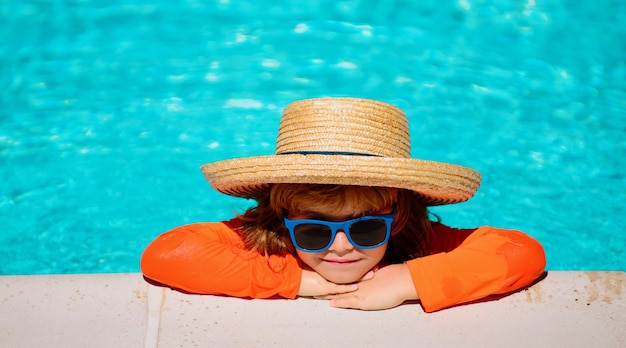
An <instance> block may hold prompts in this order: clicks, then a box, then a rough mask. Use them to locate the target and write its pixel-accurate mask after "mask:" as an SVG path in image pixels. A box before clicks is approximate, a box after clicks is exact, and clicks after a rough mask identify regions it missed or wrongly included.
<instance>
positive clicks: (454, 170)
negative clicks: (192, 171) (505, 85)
mask: <svg viewBox="0 0 626 348" xmlns="http://www.w3.org/2000/svg"><path fill="white" fill-rule="evenodd" d="M201 169H202V173H203V174H204V176H205V177H206V179H207V180H208V181H209V183H210V184H211V186H212V187H213V188H215V189H216V190H217V191H219V192H222V193H225V194H228V195H231V196H237V197H244V198H253V197H255V196H257V195H258V194H259V193H262V192H264V191H266V190H267V189H268V188H269V187H270V184H277V183H293V184H296V183H299V184H334V185H358V186H380V187H394V188H400V189H408V190H411V191H414V192H416V193H417V194H419V195H420V196H421V197H422V198H423V200H424V202H425V203H426V204H427V205H442V204H451V203H458V202H463V201H466V200H468V199H470V198H472V196H473V195H474V194H475V193H476V191H477V190H478V187H479V186H480V181H481V175H480V173H478V172H477V171H475V170H473V169H470V168H467V167H463V166H459V165H454V164H449V163H441V162H435V161H427V160H418V159H413V158H397V157H377V156H353V155H319V154H307V155H301V154H289V155H272V156H256V157H247V158H235V159H230V160H224V161H219V162H215V163H209V164H205V165H203V166H201Z"/></svg>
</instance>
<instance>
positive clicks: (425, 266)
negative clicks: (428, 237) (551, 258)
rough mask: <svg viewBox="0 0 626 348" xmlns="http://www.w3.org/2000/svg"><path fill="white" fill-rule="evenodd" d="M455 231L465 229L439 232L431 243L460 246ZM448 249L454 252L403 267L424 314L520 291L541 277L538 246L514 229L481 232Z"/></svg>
mask: <svg viewBox="0 0 626 348" xmlns="http://www.w3.org/2000/svg"><path fill="white" fill-rule="evenodd" d="M444 227H445V226H444ZM455 232H457V234H458V233H463V230H454V229H451V228H446V230H445V231H438V233H437V234H436V235H435V236H434V238H435V239H439V241H435V243H437V242H439V243H440V244H441V240H442V239H443V240H444V242H443V244H450V243H453V244H454V243H458V242H457V241H458V240H460V239H459V238H458V237H456V236H455V235H454V234H455ZM447 241H449V242H447ZM448 249H453V250H451V251H449V252H440V253H437V254H433V255H429V256H426V257H421V258H417V259H414V260H411V261H408V262H407V265H408V267H409V270H410V273H411V278H412V280H413V284H414V286H415V289H416V290H417V293H418V295H419V297H420V299H421V302H422V306H424V309H425V310H426V311H427V312H432V311H436V310H439V309H442V308H445V307H450V306H453V305H456V304H460V303H464V302H469V301H473V300H477V299H480V298H483V297H486V296H488V295H493V294H503V293H507V292H511V291H515V290H518V289H520V288H522V287H524V286H527V285H529V284H530V283H532V282H533V281H534V280H535V279H537V278H538V277H539V276H541V274H543V271H544V268H545V265H546V258H545V254H544V251H543V248H542V246H541V245H540V244H539V242H537V241H536V240H535V239H533V238H532V237H530V236H528V235H526V234H524V233H522V232H519V231H513V230H502V229H495V228H491V227H481V228H478V229H477V230H475V231H474V232H472V233H471V234H470V235H469V236H468V237H467V238H465V240H463V241H462V242H461V244H460V245H458V246H457V247H454V245H449V246H448Z"/></svg>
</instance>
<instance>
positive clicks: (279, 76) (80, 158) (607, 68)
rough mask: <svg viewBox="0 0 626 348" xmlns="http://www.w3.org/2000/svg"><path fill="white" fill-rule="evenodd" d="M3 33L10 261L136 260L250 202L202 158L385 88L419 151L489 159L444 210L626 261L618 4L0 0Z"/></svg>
mask: <svg viewBox="0 0 626 348" xmlns="http://www.w3.org/2000/svg"><path fill="white" fill-rule="evenodd" d="M0 35H2V40H0V63H1V64H0V163H1V165H0V177H2V181H1V182H0V221H1V222H2V224H3V226H4V227H5V230H4V232H3V233H2V234H0V274H40V273H82V272H88V273H92V272H127V271H138V270H139V268H138V261H139V256H140V254H141V251H142V250H143V248H144V247H145V245H146V244H147V243H149V241H151V240H152V239H153V238H155V237H156V236H157V235H158V234H159V233H162V232H164V231H166V230H168V229H170V228H172V227H175V226H177V225H181V224H185V223H190V222H196V221H215V220H221V219H225V218H228V217H230V216H232V212H233V210H236V211H240V210H242V209H244V208H245V207H247V206H248V205H249V204H250V203H249V202H247V201H245V200H240V199H234V198H229V197H226V196H223V195H220V194H218V193H216V192H214V191H213V190H212V189H211V188H210V187H209V185H208V184H207V183H206V182H205V181H204V178H203V177H202V175H201V173H200V171H199V168H198V167H199V166H200V165H201V164H203V163H206V162H210V161H215V160H219V159H225V158H230V157H238V156H248V155H260V154H270V153H272V152H273V151H274V141H275V138H276V131H277V126H278V120H279V117H280V112H281V110H282V108H283V107H284V106H285V105H286V104H287V103H289V102H291V101H293V100H296V99H302V98H309V97H318V96H327V95H329V96H357V97H367V98H374V99H380V100H384V101H387V102H391V103H394V104H396V105H398V106H400V107H401V108H403V109H404V110H405V111H406V112H407V114H408V115H409V118H410V120H411V130H412V136H413V138H412V142H413V147H414V150H413V156H414V157H417V158H424V159H432V160H439V161H449V162H453V163H459V164H463V165H467V166H470V167H473V168H475V169H477V170H479V171H481V172H482V173H483V175H484V181H483V185H482V187H481V189H480V190H479V192H478V193H477V195H476V197H475V198H474V199H472V200H470V201H469V202H466V203H462V204H458V205H453V206H448V207H441V208H437V209H436V210H435V212H436V213H438V214H439V215H440V216H441V217H442V218H443V221H444V222H445V223H447V224H449V225H452V226H458V227H471V226H476V225H483V224H486V225H492V226H499V227H505V228H517V229H522V230H524V231H525V232H527V233H529V234H531V235H533V236H534V237H536V238H537V239H539V240H540V241H541V242H542V243H543V245H544V246H545V248H546V252H547V255H548V268H549V269H553V270H556V269H559V270H562V269H576V270H578V269H582V270H626V258H625V257H623V254H624V249H625V246H626V223H625V222H624V219H623V218H622V216H624V215H625V214H626V209H625V208H624V201H625V198H626V194H625V193H624V192H625V191H626V179H625V175H626V169H625V168H626V163H625V162H626V160H625V158H626V142H625V141H624V139H625V136H626V5H625V3H624V2H623V1H617V0H615V1H609V0H597V1H594V2H581V3H576V4H575V5H574V3H573V2H571V1H565V0H550V1H541V0H526V1H513V0H508V1H497V2H496V1H471V0H459V1H445V0H444V1H441V0H440V1H419V2H418V1H392V0H383V1H340V2H337V1H308V2H291V1H270V0H265V1H227V0H222V1H166V0H160V1H151V2H150V3H146V2H140V1H99V0H94V1H87V0H82V1H62V0H58V1H11V0H5V1H0Z"/></svg>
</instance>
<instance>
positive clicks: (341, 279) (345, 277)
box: [320, 272, 366, 284]
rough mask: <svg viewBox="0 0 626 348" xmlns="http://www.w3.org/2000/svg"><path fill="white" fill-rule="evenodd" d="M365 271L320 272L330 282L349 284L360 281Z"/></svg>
mask: <svg viewBox="0 0 626 348" xmlns="http://www.w3.org/2000/svg"><path fill="white" fill-rule="evenodd" d="M365 273H366V272H365ZM365 273H363V274H337V273H331V274H321V273H320V275H321V276H322V277H324V278H325V279H326V280H328V281H329V282H333V283H335V284H349V283H354V282H356V281H358V280H359V279H361V278H362V277H363V275H364V274H365Z"/></svg>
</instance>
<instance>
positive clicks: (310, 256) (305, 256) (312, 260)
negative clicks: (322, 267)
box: [296, 250, 319, 269]
mask: <svg viewBox="0 0 626 348" xmlns="http://www.w3.org/2000/svg"><path fill="white" fill-rule="evenodd" d="M296 253H297V254H298V257H299V258H300V260H302V263H304V264H305V265H307V266H309V267H311V268H313V269H315V266H316V265H317V264H318V263H319V259H318V258H317V257H315V255H317V253H306V252H304V251H300V250H296Z"/></svg>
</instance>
